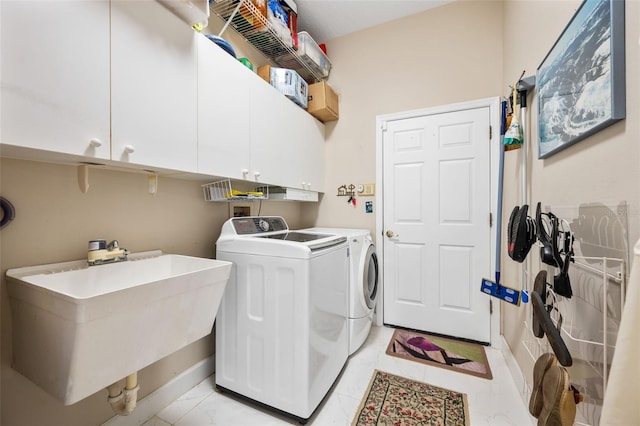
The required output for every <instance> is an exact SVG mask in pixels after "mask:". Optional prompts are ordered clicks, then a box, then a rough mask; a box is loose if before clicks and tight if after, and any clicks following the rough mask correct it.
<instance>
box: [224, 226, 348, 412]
mask: <svg viewBox="0 0 640 426" xmlns="http://www.w3.org/2000/svg"><path fill="white" fill-rule="evenodd" d="M346 240H347V239H346V238H345V237H344V236H338V235H332V234H326V233H319V232H310V231H290V230H289V228H288V226H287V224H286V222H285V221H284V219H283V218H281V217H277V216H266V217H239V218H233V219H229V220H228V221H226V222H225V223H224V225H223V226H222V231H221V233H220V238H219V239H218V241H217V242H216V257H217V258H218V259H220V260H228V261H230V262H233V266H232V268H231V275H230V277H229V282H228V283H227V287H226V288H225V292H224V296H223V297H222V302H221V304H220V309H219V310H218V314H217V316H216V375H215V377H216V387H217V388H218V389H219V390H221V391H229V392H232V393H234V394H236V395H239V396H241V397H244V398H247V399H249V400H252V401H255V402H258V403H260V404H261V405H264V406H266V407H270V408H274V409H276V410H278V411H280V412H282V413H284V414H287V415H289V416H292V417H294V418H296V419H297V420H298V421H299V422H301V423H305V422H306V421H307V420H308V419H309V418H310V417H311V416H312V415H313V413H314V412H315V410H316V409H317V408H318V406H319V405H320V403H321V402H322V400H323V399H324V397H325V396H326V395H327V394H328V392H329V390H330V389H331V387H332V386H333V384H334V383H335V381H336V380H337V378H338V376H339V374H340V372H341V371H342V368H343V367H344V365H345V363H346V361H347V358H348V356H349V353H348V351H349V331H348V328H347V312H348V306H347V300H348V295H347V293H348V291H349V257H348V245H347V241H346Z"/></svg>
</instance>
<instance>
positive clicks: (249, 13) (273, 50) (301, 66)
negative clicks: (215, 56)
mask: <svg viewBox="0 0 640 426" xmlns="http://www.w3.org/2000/svg"><path fill="white" fill-rule="evenodd" d="M209 9H210V11H211V13H212V15H216V16H218V17H219V18H220V19H222V20H223V21H224V22H225V25H224V27H223V28H222V30H221V31H220V34H218V35H219V36H222V34H223V33H224V31H226V29H227V27H228V26H231V27H232V28H233V29H234V30H235V31H236V32H238V33H239V34H240V35H241V36H243V37H244V38H245V39H246V40H247V41H248V42H249V43H251V44H252V45H253V46H254V47H255V48H256V49H258V50H259V51H260V52H262V53H263V54H264V55H265V56H266V57H267V58H269V59H271V60H272V61H273V62H274V63H275V64H277V65H278V66H279V67H282V68H289V69H293V70H295V71H296V72H297V73H298V74H300V76H301V77H302V78H303V79H304V80H306V81H307V82H308V83H315V82H319V81H322V80H324V79H326V78H327V77H328V75H325V74H326V72H327V71H326V70H323V69H321V68H320V67H319V66H318V65H317V64H316V63H315V62H314V61H312V60H311V59H310V58H309V57H308V56H307V55H301V54H299V52H298V51H296V49H294V48H293V47H292V46H289V45H287V44H286V43H285V42H283V41H282V38H281V37H280V36H279V35H278V31H277V29H276V28H275V26H273V25H272V24H271V23H270V22H269V20H268V19H267V18H266V17H265V16H264V15H263V14H262V13H261V12H260V11H259V10H258V8H257V7H256V6H255V5H254V4H253V2H252V1H251V0H216V1H215V2H213V3H211V4H210V6H209Z"/></svg>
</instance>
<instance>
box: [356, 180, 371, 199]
mask: <svg viewBox="0 0 640 426" xmlns="http://www.w3.org/2000/svg"><path fill="white" fill-rule="evenodd" d="M356 189H357V192H358V194H357V195H359V196H361V197H368V196H372V195H375V193H376V184H375V183H361V184H358V185H356Z"/></svg>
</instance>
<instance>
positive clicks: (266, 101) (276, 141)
mask: <svg viewBox="0 0 640 426" xmlns="http://www.w3.org/2000/svg"><path fill="white" fill-rule="evenodd" d="M253 80H254V81H253V82H252V83H253V84H252V93H251V95H252V96H251V123H252V125H251V160H252V165H253V167H254V169H255V170H256V171H257V172H259V180H261V181H264V182H268V183H270V184H273V185H279V186H286V187H291V188H298V189H305V190H313V191H322V181H323V178H322V173H323V159H322V158H323V144H324V125H322V124H321V123H320V122H318V121H317V120H316V119H314V118H313V117H312V116H310V115H309V114H308V113H307V112H306V111H304V110H303V109H301V108H300V107H299V106H297V105H296V104H294V103H293V102H292V101H291V100H289V99H287V98H286V97H285V96H284V95H283V94H281V93H280V92H278V91H277V90H276V89H274V88H273V87H271V86H270V85H269V84H267V83H266V82H265V81H263V80H261V79H258V78H256V79H253Z"/></svg>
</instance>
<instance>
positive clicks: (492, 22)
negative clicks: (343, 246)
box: [317, 1, 502, 232]
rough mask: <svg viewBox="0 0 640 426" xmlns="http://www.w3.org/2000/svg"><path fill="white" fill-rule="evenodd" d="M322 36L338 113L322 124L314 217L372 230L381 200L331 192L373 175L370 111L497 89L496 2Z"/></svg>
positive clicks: (499, 71)
mask: <svg viewBox="0 0 640 426" xmlns="http://www.w3.org/2000/svg"><path fill="white" fill-rule="evenodd" d="M326 44H327V51H328V55H329V57H330V59H331V61H332V63H333V68H332V71H331V76H330V78H329V83H330V84H331V86H332V87H333V88H335V90H336V91H337V92H338V94H339V95H340V120H338V121H337V122H333V123H328V124H327V125H326V127H325V131H326V138H327V141H326V147H325V154H326V157H325V158H326V167H325V190H326V193H325V196H324V198H323V200H322V203H321V204H320V209H319V212H318V218H317V221H318V223H320V224H321V225H324V226H345V227H359V228H369V229H370V230H371V231H372V232H373V231H375V212H376V211H377V209H379V208H381V206H378V205H375V204H374V213H373V214H366V213H365V212H364V202H365V201H374V198H373V197H360V198H359V199H358V205H357V207H356V208H353V207H352V206H350V205H348V204H347V202H346V201H347V200H346V199H344V197H337V196H336V194H337V188H338V187H339V186H340V185H343V184H347V185H348V184H350V183H353V184H358V183H368V182H375V181H376V158H375V147H376V128H375V123H376V116H377V115H380V114H389V113H394V112H399V111H407V110H412V109H419V108H426V107H432V106H438V105H443V104H449V103H456V102H462V101H468V100H475V99H481V98H487V97H491V96H498V95H500V94H501V89H502V75H501V74H502V5H501V3H500V2H477V1H474V2H469V1H461V2H455V3H452V4H449V5H446V6H442V7H439V8H436V9H432V10H429V11H427V12H424V13H420V14H416V15H413V16H410V17H407V18H404V19H400V20H397V21H393V22H390V23H387V24H383V25H380V26H378V27H374V28H371V29H368V30H364V31H359V32H357V33H354V34H350V35H346V36H344V37H339V38H336V39H333V40H329V41H328V42H327V43H326ZM376 190H377V191H379V190H380V188H376Z"/></svg>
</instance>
